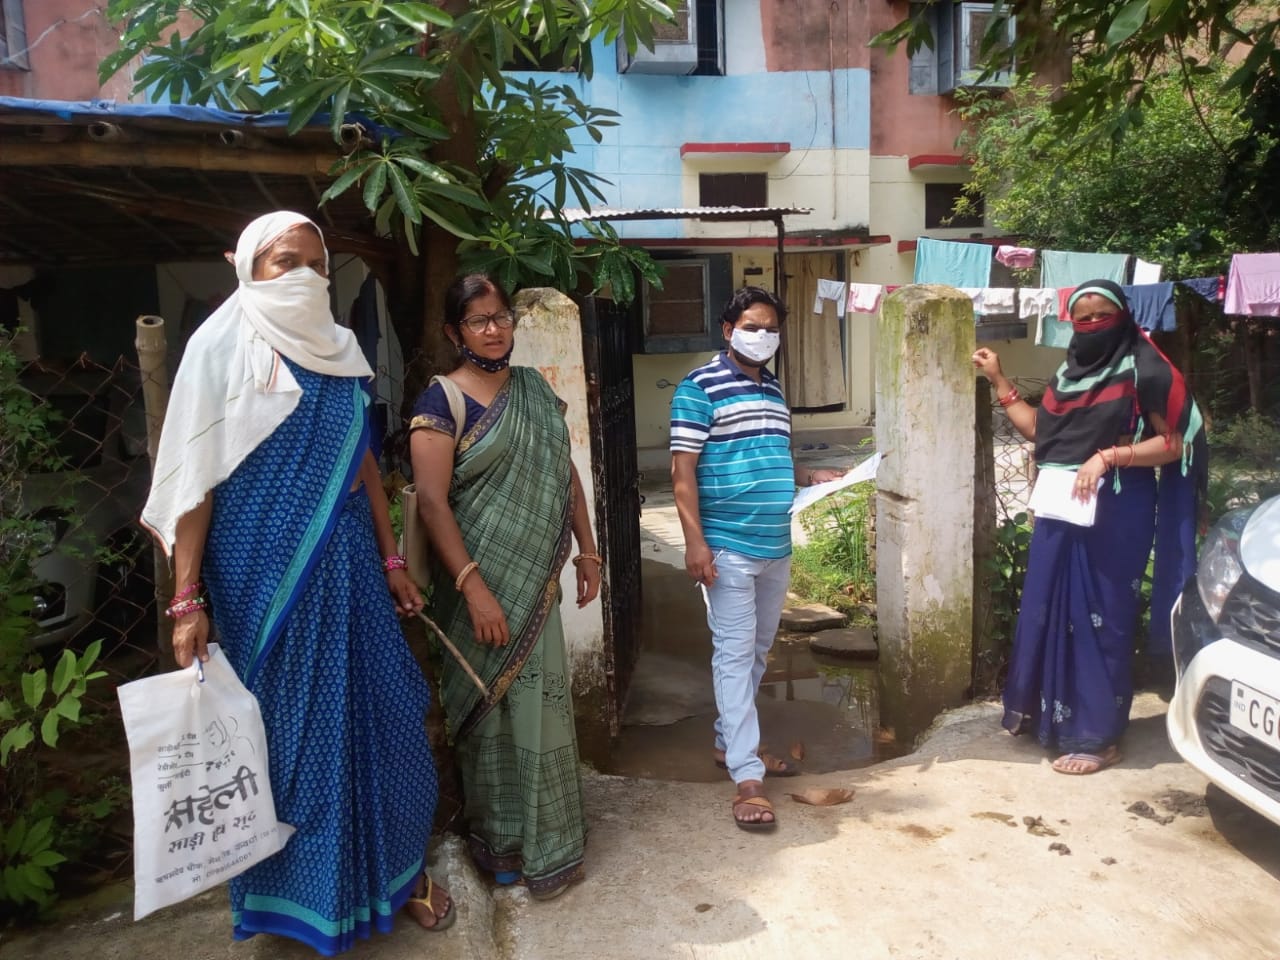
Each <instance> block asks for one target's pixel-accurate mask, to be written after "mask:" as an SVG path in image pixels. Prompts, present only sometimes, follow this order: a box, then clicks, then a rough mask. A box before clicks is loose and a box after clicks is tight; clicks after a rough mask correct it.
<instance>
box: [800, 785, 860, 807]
mask: <svg viewBox="0 0 1280 960" xmlns="http://www.w3.org/2000/svg"><path fill="white" fill-rule="evenodd" d="M787 796H789V797H790V798H791V799H792V800H794V801H795V802H796V803H807V804H809V805H810V806H814V807H834V806H835V805H836V804H838V803H848V802H849V801H850V800H852V799H853V791H852V790H843V789H841V788H839V787H828V788H824V787H810V788H809V789H808V790H806V791H805V792H804V793H789V794H787Z"/></svg>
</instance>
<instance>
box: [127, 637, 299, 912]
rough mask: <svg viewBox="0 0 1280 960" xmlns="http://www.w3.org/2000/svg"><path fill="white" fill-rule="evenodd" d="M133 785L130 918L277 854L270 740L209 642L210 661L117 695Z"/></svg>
mask: <svg viewBox="0 0 1280 960" xmlns="http://www.w3.org/2000/svg"><path fill="white" fill-rule="evenodd" d="M117 693H118V695H119V697H120V708H121V711H122V713H123V715H124V727H125V733H126V735H127V736H128V738H129V766H130V771H131V773H132V777H133V861H134V902H133V918H134V919H135V920H139V919H141V918H142V917H145V916H146V915H147V914H149V913H151V912H152V911H154V910H159V909H160V908H161V907H167V906H169V905H170V904H173V903H177V902H179V901H180V900H185V899H187V898H188V897H193V896H195V895H196V894H197V893H201V892H203V891H204V890H207V889H209V888H210V887H214V886H217V885H218V884H220V883H222V882H223V881H226V880H230V879H231V878H232V877H234V876H236V875H237V874H240V873H243V872H244V871H245V870H248V869H249V868H250V867H251V866H253V865H254V864H255V863H258V862H259V861H260V860H265V859H266V858H267V857H269V856H271V855H272V854H274V853H276V852H277V851H279V850H280V849H281V848H282V847H283V846H284V845H285V843H286V842H287V841H288V839H289V837H290V836H291V835H292V834H293V827H291V826H289V825H288V824H284V823H279V822H278V821H277V820H276V810H275V803H274V802H273V800H272V798H271V780H270V777H269V775H268V770H267V736H266V731H265V730H264V728H263V726H262V714H261V713H260V712H259V710H258V701H257V700H256V699H255V698H254V696H253V694H252V693H250V692H249V691H248V690H247V689H245V686H244V684H243V683H241V682H240V678H239V677H237V676H236V673H235V670H233V669H232V668H231V664H230V663H228V662H227V658H226V656H225V654H223V653H222V651H221V650H220V649H219V648H218V645H217V644H216V643H211V644H209V660H208V662H207V663H204V664H201V663H200V662H199V661H196V662H195V663H193V664H192V665H191V666H190V667H187V668H186V669H184V670H175V671H173V672H171V673H164V674H161V675H160V676H156V677H147V678H146V679H144V680H136V681H134V682H133V683H126V684H124V685H123V686H121V687H120V688H119V690H118V691H117Z"/></svg>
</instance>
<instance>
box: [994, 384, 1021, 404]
mask: <svg viewBox="0 0 1280 960" xmlns="http://www.w3.org/2000/svg"><path fill="white" fill-rule="evenodd" d="M1021 399H1022V397H1021V395H1020V394H1019V393H1018V388H1017V387H1012V388H1011V389H1010V390H1009V392H1008V393H1006V394H1005V395H1004V396H1003V397H1001V396H997V397H996V403H998V404H1000V406H1002V407H1011V406H1013V405H1014V404H1015V403H1017V402H1018V401H1019V400H1021Z"/></svg>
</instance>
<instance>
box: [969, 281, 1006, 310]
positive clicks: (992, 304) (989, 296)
mask: <svg viewBox="0 0 1280 960" xmlns="http://www.w3.org/2000/svg"><path fill="white" fill-rule="evenodd" d="M1013 294H1014V291H1013V287H986V288H984V289H983V290H982V291H980V293H979V294H978V299H976V300H975V301H974V302H973V308H974V310H975V311H976V312H977V313H980V314H983V315H990V314H1003V313H1013Z"/></svg>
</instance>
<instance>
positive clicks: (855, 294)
mask: <svg viewBox="0 0 1280 960" xmlns="http://www.w3.org/2000/svg"><path fill="white" fill-rule="evenodd" d="M883 294H884V287H883V286H881V285H880V284H878V283H851V284H849V309H850V310H852V311H853V312H854V313H875V312H876V310H877V309H879V307H880V297H881V296H882V295H883Z"/></svg>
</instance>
